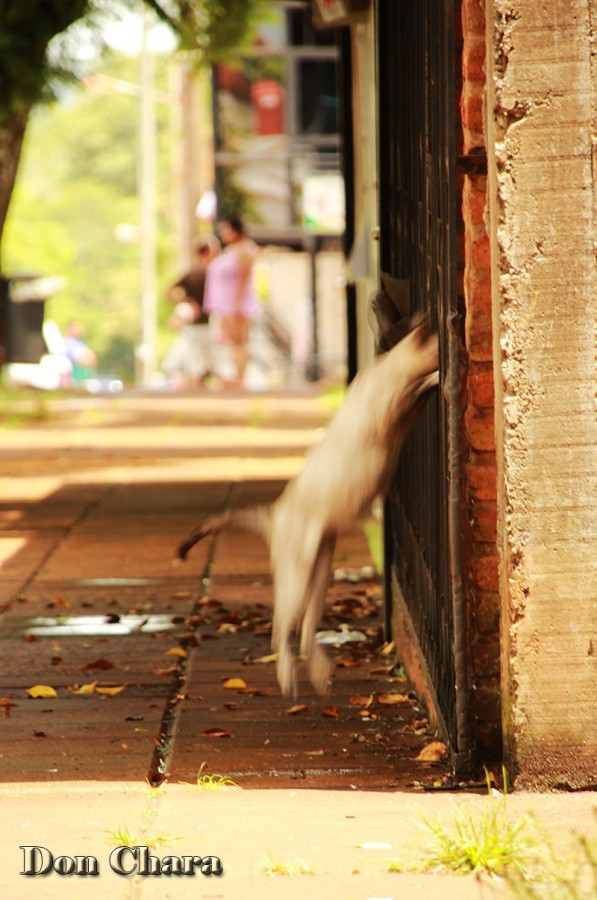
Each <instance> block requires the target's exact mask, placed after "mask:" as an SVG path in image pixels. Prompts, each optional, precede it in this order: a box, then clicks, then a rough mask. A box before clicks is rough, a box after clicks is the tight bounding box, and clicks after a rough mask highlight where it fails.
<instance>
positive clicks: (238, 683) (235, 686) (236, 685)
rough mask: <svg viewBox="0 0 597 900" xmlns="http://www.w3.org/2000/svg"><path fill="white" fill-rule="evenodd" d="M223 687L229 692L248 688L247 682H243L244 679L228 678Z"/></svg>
mask: <svg viewBox="0 0 597 900" xmlns="http://www.w3.org/2000/svg"><path fill="white" fill-rule="evenodd" d="M222 687H223V688H226V689H227V690H229V691H237V690H240V689H241V688H246V687H247V682H246V681H243V679H242V678H227V679H226V681H224V682H223V683H222Z"/></svg>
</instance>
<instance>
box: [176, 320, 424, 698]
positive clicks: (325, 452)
mask: <svg viewBox="0 0 597 900" xmlns="http://www.w3.org/2000/svg"><path fill="white" fill-rule="evenodd" d="M437 367H438V340H437V335H434V334H431V335H430V334H429V329H428V326H427V323H426V322H418V323H414V324H413V326H412V328H411V331H410V333H409V334H407V336H406V337H405V338H403V339H402V340H401V341H400V343H398V344H396V346H394V347H392V349H391V350H388V351H387V352H386V353H385V354H383V355H382V356H380V357H378V358H377V359H376V360H375V361H374V362H373V363H372V364H371V365H370V366H368V367H366V368H364V369H363V370H362V371H361V372H360V373H359V374H358V375H357V376H356V378H355V379H354V381H353V382H352V384H351V386H350V388H349V390H348V391H347V394H346V398H345V400H344V403H343V404H342V406H341V407H340V409H339V411H338V413H337V414H336V416H335V418H334V419H333V420H332V422H331V424H330V425H329V427H328V429H327V431H326V433H325V436H324V438H323V440H322V441H321V443H319V444H318V445H316V446H315V447H314V448H313V449H312V450H311V451H310V452H309V454H308V456H307V459H306V463H305V466H304V468H303V469H302V471H301V472H300V473H299V475H298V476H297V478H296V479H295V480H293V481H291V482H289V484H288V485H287V486H286V488H285V490H284V491H283V493H282V494H281V495H280V497H279V498H278V499H277V500H276V501H275V502H274V503H272V504H269V505H267V506H253V507H248V508H245V509H238V510H229V511H226V512H224V513H222V514H221V515H216V516H212V517H210V518H208V519H206V520H205V521H204V522H202V523H201V524H200V525H199V526H198V527H197V528H195V529H194V530H193V531H192V532H191V533H190V534H189V535H188V537H187V538H186V539H185V540H184V541H182V542H181V543H180V545H179V547H178V551H177V555H178V558H179V559H181V560H182V559H185V557H186V555H187V553H188V551H189V550H190V549H191V547H193V546H194V544H196V543H197V542H198V541H200V540H202V539H203V538H204V537H207V535H209V534H212V533H213V532H216V531H220V530H221V529H222V528H224V527H226V526H229V525H234V526H238V527H241V528H245V529H249V530H253V531H257V532H259V533H260V534H261V535H262V536H263V537H264V538H265V540H266V541H267V543H268V545H269V553H270V562H271V568H272V574H273V579H274V613H273V627H272V647H273V649H274V651H276V652H277V654H278V658H277V676H278V681H279V683H280V687H281V689H282V692H283V693H284V694H291V693H295V694H296V690H297V676H296V659H295V656H294V654H293V652H292V647H291V640H292V637H293V633H294V632H295V631H296V632H297V633H300V654H301V656H302V657H304V658H305V660H306V664H307V670H308V674H309V678H310V680H311V682H312V684H313V686H314V687H315V689H316V690H317V691H318V692H319V693H324V692H326V691H327V689H328V686H329V676H330V661H329V659H328V657H327V654H326V653H325V651H324V649H323V648H322V647H321V646H320V645H319V644H318V643H317V642H316V640H315V633H316V629H317V625H318V623H319V621H320V619H321V615H322V612H323V607H324V602H325V596H326V591H327V586H328V581H329V575H330V568H331V565H332V558H333V554H334V547H335V544H336V538H337V535H338V531H339V530H340V529H341V528H342V527H343V526H346V525H347V524H349V523H350V522H352V521H354V520H355V519H357V518H358V517H359V516H360V515H362V514H363V513H364V512H366V511H367V510H368V508H369V506H370V505H371V502H372V501H373V500H374V499H375V497H377V496H378V495H380V494H382V495H383V494H385V493H386V492H387V490H388V489H389V486H390V482H391V480H392V477H393V475H394V473H395V470H396V465H397V462H398V456H399V453H400V448H401V447H402V444H403V442H404V439H405V437H406V435H407V433H408V431H409V430H410V428H411V427H412V425H413V423H414V421H415V419H416V418H417V416H418V414H419V412H420V410H421V409H422V407H423V405H424V403H425V400H426V397H427V395H428V393H429V391H430V389H431V388H432V387H433V386H435V385H436V384H437V383H438V377H439V376H438V371H437Z"/></svg>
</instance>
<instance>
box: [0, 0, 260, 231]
mask: <svg viewBox="0 0 597 900" xmlns="http://www.w3.org/2000/svg"><path fill="white" fill-rule="evenodd" d="M143 3H144V4H145V5H146V6H149V7H151V8H152V9H153V10H154V11H155V12H156V14H157V15H158V16H159V17H160V18H161V19H162V20H163V21H166V22H168V23H169V24H170V26H171V27H172V28H173V29H174V30H175V31H176V32H177V34H178V35H179V37H180V40H181V45H182V46H184V47H185V48H186V49H195V50H200V51H201V55H202V58H203V60H204V61H206V62H211V61H214V60H216V59H222V58H223V57H224V56H225V55H226V54H228V53H230V51H231V50H232V49H233V48H235V47H236V46H239V45H241V44H242V42H243V41H244V40H245V39H246V38H247V36H248V35H249V34H250V32H251V29H252V26H253V25H254V24H255V23H256V22H257V21H258V19H259V18H260V17H261V16H263V15H264V13H265V11H266V9H267V7H268V3H267V0H120V5H124V6H128V7H130V8H139V7H140V6H141V5H142V4H143ZM117 5H118V4H117V3H116V2H115V0H2V3H1V4H0V242H1V239H2V232H3V230H4V224H5V221H6V215H7V211H8V205H9V202H10V198H11V195H12V191H13V189H14V184H15V179H16V173H17V168H18V164H19V160H20V155H21V149H22V143H23V138H24V134H25V129H26V126H27V121H28V117H29V113H30V111H31V108H32V107H33V106H34V105H35V104H36V103H38V102H40V101H42V100H45V99H48V98H49V97H51V96H52V94H53V91H54V90H55V88H56V84H57V82H59V81H61V80H64V79H65V78H69V77H73V74H74V73H75V69H74V67H73V60H72V59H69V56H68V50H69V45H68V41H65V40H62V38H63V37H64V35H65V33H67V32H68V29H69V28H70V27H71V26H72V25H73V24H75V23H78V22H80V21H83V20H84V21H85V22H86V23H90V24H91V25H93V24H94V23H97V21H98V20H101V18H102V16H103V17H104V18H105V17H107V16H109V14H110V13H113V12H114V9H115V7H116V6H117ZM0 246H1V244H0Z"/></svg>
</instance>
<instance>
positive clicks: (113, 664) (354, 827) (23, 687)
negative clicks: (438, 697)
mask: <svg viewBox="0 0 597 900" xmlns="http://www.w3.org/2000/svg"><path fill="white" fill-rule="evenodd" d="M33 408H34V407H33V405H32V404H31V405H30V406H29V407H28V406H27V402H26V403H25V405H24V406H23V405H21V406H20V407H16V408H15V409H14V410H13V411H12V413H11V418H10V420H9V421H8V423H7V424H9V425H10V427H5V428H4V429H3V431H2V446H3V452H2V475H3V484H4V487H3V502H2V505H1V507H0V509H1V522H2V530H1V531H0V562H2V587H1V588H0V590H1V594H0V606H1V607H2V610H3V614H2V618H1V620H0V621H1V625H0V627H1V636H0V640H1V644H2V647H1V652H2V659H3V664H2V674H1V676H0V704H1V705H0V772H1V780H2V783H3V784H2V787H0V809H2V810H3V811H4V812H5V815H4V816H3V817H2V823H1V825H0V834H1V841H0V846H1V847H2V858H3V866H2V869H1V870H0V887H4V888H5V890H4V893H5V894H6V896H10V897H26V896H35V895H36V894H38V893H40V894H43V895H44V896H58V895H60V896H67V897H70V896H72V897H79V896H81V895H82V893H83V891H84V892H85V894H87V893H91V894H93V893H94V892H97V894H98V895H100V894H102V895H105V892H106V890H109V891H111V892H112V893H116V895H117V896H140V897H146V896H148V897H149V896H155V897H170V896H172V897H177V896H181V897H182V896H187V895H191V894H193V895H194V896H199V897H226V898H228V897H230V898H232V897H238V898H245V897H253V896H255V897H257V896H259V897H280V896H284V897H294V896H296V897H298V896H303V895H306V894H307V893H308V894H309V895H312V896H322V897H323V896H324V895H325V896H326V897H338V898H345V897H346V898H348V897H358V898H360V897H363V898H367V897H371V898H373V897H404V896H417V897H419V896H423V897H425V896H434V895H435V893H436V892H437V891H439V890H441V891H443V892H444V893H446V892H447V893H448V894H450V892H451V891H453V893H454V896H456V892H458V896H460V897H468V896H470V897H479V896H486V893H485V894H484V893H483V892H484V891H485V892H486V891H487V888H486V887H483V886H482V885H480V884H479V883H478V882H477V881H475V880H474V879H472V878H466V879H463V878H456V877H447V876H445V875H444V876H440V875H421V874H414V873H412V872H403V873H401V874H394V873H393V874H389V873H388V868H389V866H390V865H391V864H392V862H393V861H395V860H396V858H398V857H399V858H401V859H406V860H409V859H410V861H413V859H416V858H417V857H418V855H419V854H420V849H419V848H420V846H421V828H420V825H421V821H422V819H421V816H422V815H423V814H425V815H435V814H436V813H438V812H439V811H443V812H444V813H445V815H446V816H447V818H449V817H450V816H451V814H452V804H453V803H454V802H455V801H454V796H456V795H453V794H452V795H444V794H441V795H438V793H433V792H430V793H423V792H422V786H426V787H429V788H434V786H435V788H436V789H437V788H438V787H439V786H440V785H441V784H442V782H445V780H446V778H447V776H448V773H449V770H448V766H447V764H446V762H445V761H439V762H437V763H435V764H432V765H428V764H423V763H420V762H417V761H416V757H417V755H418V754H419V753H420V751H421V750H422V749H423V748H425V747H426V746H428V745H429V744H430V743H431V742H432V741H433V740H434V737H435V736H434V735H433V733H432V732H431V731H430V730H429V729H428V728H427V727H426V722H425V716H424V711H423V710H420V709H419V707H418V706H417V699H416V696H414V695H413V694H410V696H409V685H408V684H407V683H406V682H405V681H404V680H403V676H402V675H401V673H400V670H399V669H396V668H395V667H393V664H394V663H395V661H396V660H395V657H394V656H393V655H392V654H391V653H390V654H387V653H385V652H384V650H385V649H386V648H384V644H383V640H382V636H381V633H380V632H381V619H380V611H379V585H378V584H377V583H376V581H375V580H374V579H371V577H370V576H369V579H368V580H363V581H360V582H358V583H350V582H347V581H337V582H335V583H333V584H331V586H330V591H329V595H328V617H327V619H326V620H325V621H324V622H323V623H322V629H324V630H327V631H334V630H336V631H338V634H342V633H343V632H344V633H345V632H347V631H353V632H354V631H357V632H358V633H359V634H360V636H361V638H363V640H361V639H359V640H357V641H347V642H345V643H340V644H339V646H338V647H336V648H332V649H331V652H332V653H333V655H334V657H335V660H336V668H335V670H334V685H333V689H332V693H331V695H330V696H329V697H326V698H319V697H315V696H314V695H313V693H312V691H311V689H310V688H309V686H308V684H307V683H306V682H305V681H301V685H300V696H299V697H298V698H295V699H288V698H283V697H281V696H280V693H279V690H278V688H277V683H276V680H275V673H274V666H273V663H272V661H271V660H270V659H269V656H270V655H271V651H270V646H269V636H270V628H271V578H270V575H269V569H268V561H267V552H266V548H265V547H264V545H263V544H262V543H261V542H260V540H259V539H258V538H256V537H254V536H252V535H247V534H244V533H241V532H229V533H226V534H222V535H221V536H219V537H218V538H217V539H216V540H215V541H214V542H212V543H211V544H210V543H205V544H203V545H198V546H197V547H196V548H195V549H194V550H193V552H192V554H191V556H190V558H189V561H188V563H187V564H185V565H184V566H181V567H177V568H173V567H172V564H171V560H172V557H173V555H174V549H175V547H176V544H177V541H178V540H179V538H180V537H182V536H184V534H185V533H186V532H187V531H188V530H189V529H190V528H191V527H193V525H195V524H196V523H197V521H199V520H200V519H201V517H202V516H203V515H205V514H208V513H210V512H213V511H214V510H218V509H222V508H224V507H226V506H230V505H241V504H246V503H254V502H261V501H267V500H270V499H273V498H274V497H275V496H276V495H277V494H278V493H279V492H280V490H281V489H282V488H283V485H284V483H285V481H286V479H287V478H289V477H291V476H292V475H294V474H295V473H296V472H297V471H298V469H299V468H300V466H301V464H302V458H303V455H304V453H305V451H306V450H307V449H308V448H309V446H311V445H312V444H313V443H314V442H315V441H317V440H318V439H319V437H320V435H321V429H322V428H323V427H324V426H325V423H326V421H327V419H328V418H329V415H330V408H329V406H328V405H326V404H325V402H324V401H323V400H322V398H321V397H320V396H318V393H317V392H316V391H315V390H310V391H308V392H304V393H302V394H294V395H287V396H284V395H272V396H260V395H259V396H256V395H247V396H232V395H223V394H219V395H216V394H210V395H205V394H204V395H195V396H184V397H183V396H179V395H173V396H171V397H170V396H169V397H147V396H145V397H144V396H139V395H131V396H126V395H121V396H119V397H115V398H108V399H105V398H101V397H99V398H77V397H68V398H64V399H61V400H59V401H51V402H50V403H48V404H47V405H46V408H45V418H43V419H41V420H39V421H37V420H35V419H31V418H30V413H31V411H32V409H33ZM370 563H371V556H370V551H369V548H368V545H367V542H366V540H365V537H364V533H363V531H362V529H361V527H360V526H358V525H357V526H354V528H351V529H349V530H347V532H346V533H345V534H343V535H342V538H341V540H340V542H339V546H338V551H337V555H336V561H335V568H336V569H337V568H340V567H342V568H345V569H346V568H348V569H352V570H354V571H357V572H358V571H359V570H362V569H363V567H365V566H368V565H370ZM31 693H33V694H39V695H40V696H38V697H36V698H35V699H34V698H33V697H32V696H31ZM382 698H385V699H384V700H382ZM198 775H202V776H204V777H203V780H202V781H200V784H201V785H202V786H203V788H204V789H203V790H200V789H199V787H200V784H198ZM208 775H211V776H212V778H211V779H208V778H205V776H208ZM217 776H222V777H224V776H225V777H226V778H227V779H229V780H230V781H233V782H234V783H235V784H236V785H238V787H234V786H230V787H228V788H227V789H225V790H223V789H220V790H217V791H216V790H212V791H208V790H205V787H209V786H213V785H214V783H217V782H218V780H219V779H218V777H217ZM147 782H150V783H151V784H153V785H161V787H157V788H156V787H153V788H150V787H149V786H148V783H147ZM263 788H266V789H265V790H263ZM457 796H458V799H457V802H458V805H459V807H460V806H461V805H462V804H463V803H465V804H472V807H473V808H474V809H477V807H479V806H481V807H482V806H483V805H484V804H487V803H489V802H491V801H490V799H488V798H483V797H475V796H470V795H467V796H466V797H464V796H463V795H461V794H460V795H457ZM508 803H509V804H511V805H514V807H515V808H516V809H523V808H524V809H526V808H527V807H528V806H532V807H533V808H534V809H535V810H536V811H537V814H538V815H539V817H540V818H541V819H542V820H544V821H545V823H546V824H548V825H549V826H551V827H552V828H554V827H555V828H556V830H557V831H558V832H562V833H565V834H568V833H569V832H570V831H571V830H572V828H573V827H574V826H578V825H579V824H582V825H585V826H586V828H590V827H592V823H591V808H592V807H594V806H595V804H596V797H595V795H591V794H590V793H585V794H578V795H557V796H555V795H551V796H548V797H534V798H529V797H524V796H520V795H517V796H515V797H511V798H509V800H508ZM127 842H131V843H133V844H134V845H138V846H149V847H150V848H153V849H150V850H149V851H148V852H149V853H150V855H154V856H156V857H157V858H163V857H165V856H176V857H178V858H182V857H184V856H185V855H186V856H190V857H192V856H200V857H207V856H214V857H218V858H219V859H220V860H221V865H222V867H223V870H224V874H223V875H221V876H218V875H217V874H212V875H206V874H202V873H201V871H200V869H199V868H197V873H196V874H195V876H194V877H191V876H184V875H181V876H180V877H176V876H172V875H168V874H167V873H166V872H162V873H161V874H160V873H159V872H158V871H157V869H159V868H160V866H159V864H158V863H152V865H153V866H154V869H155V870H156V871H155V874H153V875H149V874H148V875H144V874H143V872H142V871H140V864H139V866H137V869H136V870H135V871H133V869H135V865H136V860H134V859H133V855H132V853H131V854H128V856H127V857H126V863H127V870H128V869H130V871H131V874H130V875H129V876H127V877H124V876H123V875H119V874H117V872H116V871H114V868H113V867H112V866H111V865H110V854H111V852H112V850H114V849H115V848H116V847H118V846H119V845H120V844H122V843H127ZM21 846H30V847H33V846H41V847H44V848H46V849H47V850H48V851H50V853H52V854H53V855H54V857H58V856H60V855H65V856H69V857H73V858H74V857H75V856H92V857H94V858H96V859H97V861H98V863H97V865H98V867H99V877H92V876H88V877H86V878H85V881H83V880H82V878H83V877H85V876H84V875H78V876H76V875H75V876H74V877H70V878H67V877H65V876H62V875H60V874H58V872H57V871H53V872H52V873H51V874H49V875H47V876H45V877H43V878H42V880H41V881H40V880H39V877H36V876H30V877H27V876H25V875H20V874H19V873H20V872H21V871H22V870H23V867H24V865H25V862H24V855H23V854H24V853H26V851H23V850H20V849H19V847H21ZM31 853H32V854H33V855H34V856H35V852H34V851H31ZM48 860H49V855H48V854H46V855H45V856H43V855H42V854H41V852H40V854H38V858H37V861H38V862H39V866H38V868H42V867H43V865H42V863H43V864H47V862H48ZM129 864H130V865H129ZM63 865H64V866H66V867H67V868H68V863H64V864H63ZM214 865H215V864H214ZM206 866H207V868H209V865H207V864H206ZM141 868H142V867H141ZM307 869H310V870H311V871H312V872H313V873H314V874H309V875H307V874H297V873H298V872H299V871H303V870H304V871H306V870H307ZM274 870H276V871H277V872H278V873H282V872H284V873H290V874H285V876H284V875H282V874H278V875H274Z"/></svg>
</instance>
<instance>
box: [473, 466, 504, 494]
mask: <svg viewBox="0 0 597 900" xmlns="http://www.w3.org/2000/svg"><path fill="white" fill-rule="evenodd" d="M466 479H467V482H468V487H469V491H470V493H471V494H472V496H473V497H474V498H475V499H476V500H496V499H497V468H496V466H467V467H466Z"/></svg>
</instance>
